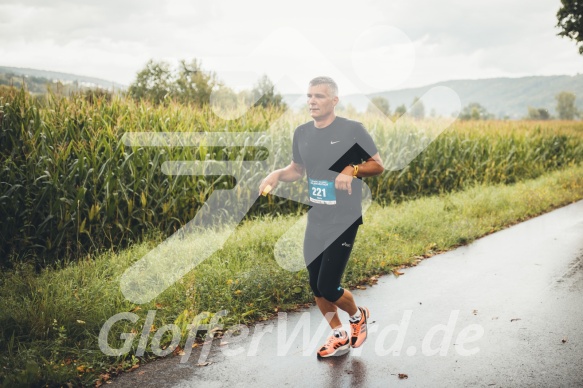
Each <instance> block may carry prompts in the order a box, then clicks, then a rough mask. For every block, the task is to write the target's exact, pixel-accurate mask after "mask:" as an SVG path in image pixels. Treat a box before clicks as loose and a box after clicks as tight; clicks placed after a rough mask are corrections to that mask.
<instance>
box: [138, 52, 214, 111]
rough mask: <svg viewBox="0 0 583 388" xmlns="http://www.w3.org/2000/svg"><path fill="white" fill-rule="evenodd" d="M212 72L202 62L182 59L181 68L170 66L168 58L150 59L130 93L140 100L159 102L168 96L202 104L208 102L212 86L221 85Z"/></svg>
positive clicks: (168, 97) (181, 100) (185, 101)
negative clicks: (203, 66)
mask: <svg viewBox="0 0 583 388" xmlns="http://www.w3.org/2000/svg"><path fill="white" fill-rule="evenodd" d="M219 86H220V83H219V82H218V81H217V78H216V75H215V74H214V73H213V72H206V71H203V70H202V68H201V65H200V62H199V61H197V60H196V59H193V60H192V61H190V62H186V61H185V60H181V61H180V62H179V65H178V69H175V70H174V69H171V67H170V64H169V63H168V62H164V61H159V62H156V61H154V60H149V61H148V63H146V66H145V67H144V69H142V70H141V71H139V72H138V74H137V76H136V80H135V81H134V82H133V83H132V84H131V85H130V87H129V89H128V94H129V95H130V97H132V98H135V99H137V100H141V99H144V100H148V101H152V102H153V103H155V104H159V103H161V102H163V101H165V100H166V99H174V100H176V101H180V102H182V103H194V104H197V105H203V104H206V103H208V102H209V99H210V95H211V92H212V91H213V88H215V87H219Z"/></svg>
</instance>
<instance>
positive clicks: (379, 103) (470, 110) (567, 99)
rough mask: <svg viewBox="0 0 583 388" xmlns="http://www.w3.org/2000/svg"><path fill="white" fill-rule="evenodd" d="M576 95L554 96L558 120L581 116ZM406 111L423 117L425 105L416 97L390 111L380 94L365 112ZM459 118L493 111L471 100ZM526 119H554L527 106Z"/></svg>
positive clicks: (485, 115) (397, 114) (485, 116)
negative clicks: (409, 102) (408, 105)
mask: <svg viewBox="0 0 583 388" xmlns="http://www.w3.org/2000/svg"><path fill="white" fill-rule="evenodd" d="M575 99H576V96H575V94H574V93H572V92H566V91H563V92H561V93H559V94H557V95H556V96H555V100H556V101H557V105H556V108H555V109H556V112H557V117H556V118H558V119H559V120H574V119H575V118H578V117H583V112H580V111H579V110H578V109H577V107H576V105H575ZM406 112H408V113H409V115H410V116H411V117H413V118H416V119H422V118H424V117H425V107H424V106H423V103H422V102H421V101H420V100H419V98H418V97H415V98H414V99H413V102H412V103H411V106H410V108H409V110H407V107H406V106H405V104H402V105H399V106H398V107H397V108H396V109H395V111H394V112H391V109H390V104H389V100H387V99H386V98H385V97H382V96H375V97H372V98H371V100H370V103H369V104H368V108H367V113H369V114H381V113H382V114H383V115H385V116H387V117H392V118H395V119H396V118H399V117H401V116H402V115H403V114H405V113H406ZM430 116H431V117H434V116H435V111H434V110H432V112H431V113H430ZM458 117H459V119H460V120H491V119H494V118H495V115H494V114H493V113H490V112H488V110H487V109H486V108H485V107H484V106H482V105H481V104H479V103H477V102H471V103H469V104H468V105H466V106H465V107H464V108H463V109H462V111H461V112H460V113H459V115H458ZM524 118H525V119H527V120H551V119H555V117H554V116H552V115H551V114H550V113H549V111H548V110H547V109H546V108H534V107H530V106H529V107H528V113H527V115H526V117H524Z"/></svg>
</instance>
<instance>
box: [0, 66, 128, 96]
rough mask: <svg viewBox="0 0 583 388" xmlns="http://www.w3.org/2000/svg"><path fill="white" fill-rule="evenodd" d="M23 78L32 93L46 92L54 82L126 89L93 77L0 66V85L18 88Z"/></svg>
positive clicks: (76, 85) (87, 86)
mask: <svg viewBox="0 0 583 388" xmlns="http://www.w3.org/2000/svg"><path fill="white" fill-rule="evenodd" d="M23 77H24V81H25V83H26V85H27V88H28V90H29V91H30V92H32V93H45V92H46V91H47V84H55V83H56V82H60V83H61V84H63V85H65V86H68V87H75V88H101V89H107V90H112V89H113V90H116V91H118V90H124V89H126V86H125V85H122V84H118V83H115V82H111V81H107V80H103V79H100V78H95V77H86V76H82V75H75V74H68V73H59V72H56V71H46V70H36V69H26V68H19V67H6V66H0V85H12V84H13V85H16V86H20V85H21V84H22V81H23Z"/></svg>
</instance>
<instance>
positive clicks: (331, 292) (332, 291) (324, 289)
mask: <svg viewBox="0 0 583 388" xmlns="http://www.w3.org/2000/svg"><path fill="white" fill-rule="evenodd" d="M318 291H319V292H320V295H322V297H323V298H324V299H326V300H327V301H328V302H332V303H334V302H336V301H337V300H338V299H340V297H341V296H342V294H343V293H344V289H342V287H340V286H338V287H331V286H323V285H321V284H318Z"/></svg>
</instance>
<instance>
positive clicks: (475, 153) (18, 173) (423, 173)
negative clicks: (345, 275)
mask: <svg viewBox="0 0 583 388" xmlns="http://www.w3.org/2000/svg"><path fill="white" fill-rule="evenodd" d="M3 93H4V94H3V95H0V163H1V171H0V217H1V220H2V222H1V223H0V266H11V265H13V264H14V263H16V262H31V263H34V264H35V265H36V266H37V268H41V267H44V266H46V265H50V264H53V263H56V262H62V261H68V260H76V259H78V258H80V257H82V256H84V255H86V254H87V253H92V252H95V251H97V250H100V249H111V248H115V249H117V248H121V247H124V246H127V244H129V243H131V242H135V241H138V240H140V239H142V238H144V237H145V236H148V234H150V233H153V232H154V231H159V232H161V233H163V234H164V235H170V234H172V233H174V232H175V231H176V230H178V229H179V228H181V227H182V226H184V225H185V224H186V223H187V222H188V221H190V220H191V219H192V218H193V217H194V215H195V214H196V212H197V211H198V209H200V207H201V206H202V205H203V204H204V203H205V201H206V200H207V199H208V198H209V196H210V195H211V193H212V192H213V190H215V189H225V188H232V187H234V186H235V185H236V182H235V179H234V178H231V177H228V176H200V175H180V176H177V175H165V174H164V173H162V170H161V166H162V164H163V163H164V162H167V161H196V160H201V161H208V160H219V161H231V162H244V161H254V163H256V166H257V168H252V169H251V170H250V171H249V172H248V173H247V174H248V175H247V176H245V179H251V180H253V179H254V180H257V179H261V178H262V177H263V176H264V175H265V173H266V172H269V171H271V170H273V169H275V168H280V167H284V166H285V165H287V164H288V163H289V161H290V160H291V137H292V134H293V130H294V129H295V127H296V126H297V125H299V124H301V123H303V122H305V121H308V120H309V117H308V116H307V115H302V114H299V113H290V112H287V113H286V112H283V111H281V110H270V109H262V108H253V109H251V110H250V111H249V112H248V113H247V114H245V115H244V116H242V117H240V118H238V119H235V120H230V121H229V120H224V119H221V118H220V117H218V116H217V115H215V114H214V113H213V111H212V109H211V108H210V107H204V108H197V107H193V106H186V105H179V104H167V105H164V106H153V105H150V104H148V103H136V102H133V101H127V100H124V99H120V98H114V99H113V100H111V101H106V100H104V99H99V98H96V99H86V98H84V97H82V96H74V97H57V96H51V95H49V96H46V97H44V98H40V99H39V98H34V97H31V96H30V95H29V94H28V93H26V92H25V91H23V90H16V89H11V90H9V91H8V92H6V91H4V92H3ZM351 118H353V119H356V120H359V121H362V122H363V123H364V124H365V126H366V127H367V128H368V129H369V130H370V132H371V134H372V135H373V138H374V139H375V142H376V144H377V146H378V148H379V151H380V152H381V155H392V154H394V153H396V152H400V148H402V138H400V137H399V133H400V132H399V131H400V128H405V127H406V126H407V124H405V123H403V124H402V125H401V124H399V123H397V124H396V125H392V123H388V122H383V121H381V120H378V119H377V118H374V117H368V116H365V115H363V116H361V117H351ZM389 126H390V127H391V128H388V127H389ZM191 131H196V132H238V133H242V134H241V136H245V135H244V134H243V132H262V133H265V136H263V137H262V138H261V141H260V142H259V143H256V144H247V143H245V140H244V139H242V143H245V146H237V147H227V146H221V147H217V146H214V147H211V146H206V145H205V144H202V143H201V144H197V145H194V146H193V145H189V146H174V147H170V146H165V147H145V146H133V145H132V146H128V145H124V143H123V142H122V141H121V139H122V136H123V135H124V134H125V133H128V132H191ZM408 133H410V132H408ZM582 138H583V124H582V123H577V122H560V121H558V122H496V121H484V122H456V123H454V125H453V126H452V127H450V128H449V129H447V130H446V131H445V132H444V133H442V134H441V135H440V136H439V137H437V139H436V140H435V141H433V142H431V143H430V144H429V145H428V147H427V148H426V149H425V150H424V151H423V152H422V153H421V154H420V155H419V156H417V157H416V158H414V159H413V160H412V161H411V163H409V164H408V165H407V166H406V167H405V168H404V169H401V170H399V171H387V172H385V173H383V174H382V175H381V176H378V177H374V178H367V179H366V183H367V184H368V185H369V187H370V188H371V192H372V194H373V198H375V199H376V200H378V201H380V202H382V203H384V204H386V205H388V204H390V203H392V202H395V201H401V200H404V199H408V198H413V197H418V196H424V195H432V194H438V193H441V192H448V191H452V190H458V189H461V188H464V187H466V186H467V185H471V184H482V183H485V184H495V183H506V184H509V183H513V182H517V181H520V180H524V179H529V178H535V177H537V176H540V175H541V174H543V173H545V172H548V171H551V170H556V169H560V168H562V167H564V166H570V165H574V164H578V163H580V162H581V161H582V160H583V145H582V144H583V142H582V141H581V140H582ZM399 139H401V140H399ZM249 174H254V176H249ZM297 190H303V188H302V187H301V186H298V188H297ZM239 195H241V196H243V195H248V196H250V195H253V193H247V192H241V193H239ZM303 209H305V206H304V205H301V204H297V203H295V202H292V201H289V200H285V199H281V198H277V197H270V198H260V199H259V200H258V201H257V202H256V203H255V205H254V206H253V207H252V208H251V211H250V216H253V215H258V214H276V213H279V214H281V213H290V212H298V211H302V210H303Z"/></svg>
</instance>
